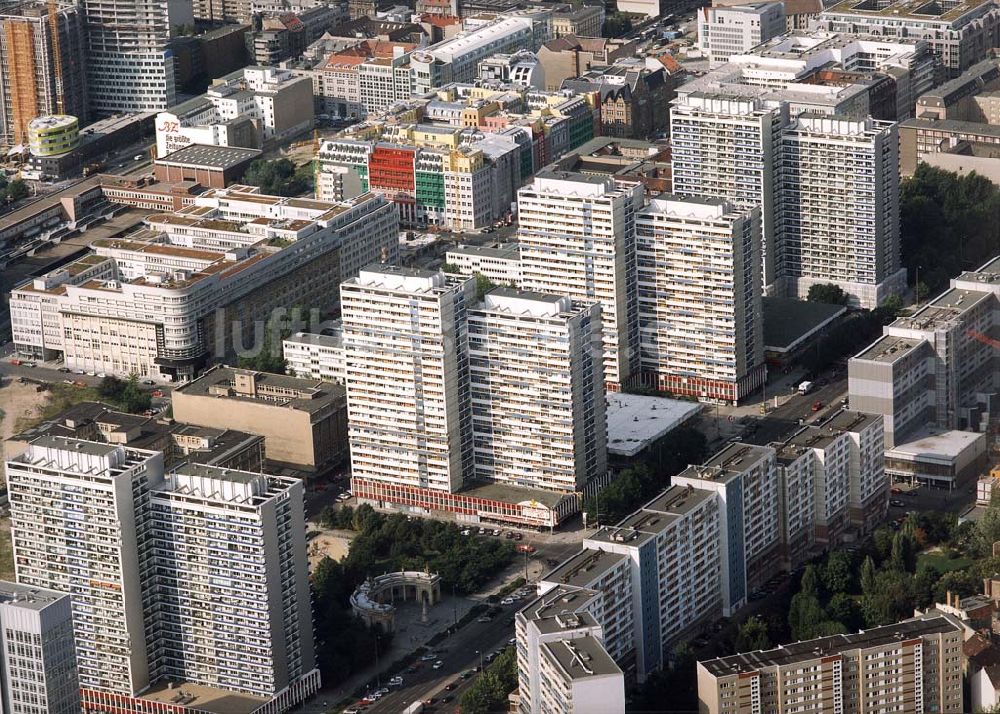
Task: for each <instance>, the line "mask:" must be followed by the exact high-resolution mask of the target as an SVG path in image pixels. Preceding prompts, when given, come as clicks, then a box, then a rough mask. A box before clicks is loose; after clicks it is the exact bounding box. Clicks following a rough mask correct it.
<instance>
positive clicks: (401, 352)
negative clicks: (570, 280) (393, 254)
mask: <svg viewBox="0 0 1000 714" xmlns="http://www.w3.org/2000/svg"><path fill="white" fill-rule="evenodd" d="M341 305H342V316H343V329H342V333H341V339H342V346H340V347H337V346H333V345H331V346H329V348H328V350H329V351H330V352H331V353H336V352H338V351H340V352H342V357H341V356H339V355H336V354H329V356H328V358H329V359H332V360H333V361H334V362H336V363H338V364H342V365H343V374H344V379H345V385H346V388H347V398H348V424H349V434H350V443H351V464H352V471H353V484H354V493H355V495H356V496H357V497H358V498H359V499H362V500H363V501H365V502H370V503H373V504H375V505H379V506H384V507H403V508H406V509H421V510H443V511H453V510H456V509H459V510H461V512H467V510H470V509H471V510H473V511H481V513H482V515H484V516H488V517H490V518H501V519H507V518H514V519H515V520H518V521H519V522H525V523H527V522H532V523H534V522H535V521H536V520H537V518H538V514H539V513H540V512H541V511H539V509H538V508H535V509H534V510H531V509H528V510H524V508H522V506H521V505H517V504H525V503H530V502H532V501H546V500H551V501H552V503H551V504H549V507H555V510H557V511H559V510H560V509H563V508H567V507H569V504H570V502H572V503H575V499H576V493H577V492H579V491H582V490H584V489H585V488H588V487H590V486H592V485H593V482H594V481H595V479H597V478H599V477H601V476H603V475H604V474H605V473H606V465H607V456H606V453H607V444H606V438H607V437H606V434H605V431H606V429H605V402H604V396H603V366H602V354H603V351H602V348H601V313H600V308H599V307H598V306H597V305H596V304H594V303H582V302H577V301H573V300H571V299H570V298H569V297H565V296H557V295H548V294H541V293H530V292H520V291H517V290H513V289H509V288H496V289H494V290H492V291H490V292H489V293H487V294H486V295H484V296H483V298H482V300H480V301H477V300H476V297H475V280H474V279H473V278H471V277H465V276H459V275H450V274H445V273H443V272H431V271H425V270H415V269H409V268H395V267H391V266H385V265H372V266H369V267H368V268H366V269H364V270H362V271H361V273H360V275H359V276H358V277H357V278H356V279H354V280H349V281H347V282H345V283H343V284H342V285H341ZM476 484H478V485H479V486H478V487H486V488H487V489H488V486H490V485H495V486H496V487H497V488H495V489H493V490H492V491H490V490H487V492H485V493H478V494H472V493H466V492H467V491H468V490H469V489H473V488H478V487H477V486H476ZM484 485H485V486H484ZM508 487H513V488H514V489H515V490H513V491H512V490H511V489H510V488H508ZM518 489H527V491H523V492H522V491H520V490H518ZM519 494H520V495H519ZM553 499H554V500H553ZM567 499H568V500H567ZM484 504H485V505H484ZM504 504H506V505H504ZM559 504H562V505H559ZM540 505H542V510H544V504H540ZM484 508H485V509H486V510H482V509H484ZM494 509H498V510H494ZM560 517H561V516H560ZM525 519H526V520H525Z"/></svg>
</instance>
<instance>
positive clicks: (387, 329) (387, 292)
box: [340, 266, 475, 492]
mask: <svg viewBox="0 0 1000 714" xmlns="http://www.w3.org/2000/svg"><path fill="white" fill-rule="evenodd" d="M474 284H475V280H474V279H472V278H465V277H460V276H451V275H445V274H444V273H440V272H438V273H435V272H431V271H417V270H409V269H403V268H393V267H391V266H369V267H368V268H366V269H364V270H362V271H361V273H360V274H359V275H358V277H357V278H355V279H353V280H348V281H347V282H344V283H342V284H341V286H340V299H341V314H342V315H343V321H344V322H343V344H344V350H345V377H346V379H345V382H346V386H347V404H348V407H347V408H348V417H347V420H348V425H349V430H350V441H351V471H352V474H353V477H354V478H355V479H365V480H371V481H376V482H385V483H393V484H405V485H408V486H414V487H417V488H422V489H430V490H435V491H445V492H452V491H457V490H458V489H459V488H460V487H461V486H462V484H463V482H464V481H465V480H466V479H468V478H470V477H471V472H472V457H473V455H472V440H471V438H470V436H471V430H472V421H471V408H470V404H469V367H468V359H469V354H468V337H467V334H468V320H467V318H466V311H467V310H468V307H469V305H470V304H471V303H472V302H473V301H474V299H475V290H474Z"/></svg>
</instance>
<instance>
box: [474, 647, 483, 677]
mask: <svg viewBox="0 0 1000 714" xmlns="http://www.w3.org/2000/svg"><path fill="white" fill-rule="evenodd" d="M476 654H477V655H479V671H480V672H482V671H483V653H482V652H480V651H479V650H476Z"/></svg>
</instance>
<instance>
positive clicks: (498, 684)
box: [461, 647, 517, 714]
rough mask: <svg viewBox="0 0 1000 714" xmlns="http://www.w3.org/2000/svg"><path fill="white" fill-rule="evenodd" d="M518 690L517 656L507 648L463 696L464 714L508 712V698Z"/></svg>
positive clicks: (512, 649)
mask: <svg viewBox="0 0 1000 714" xmlns="http://www.w3.org/2000/svg"><path fill="white" fill-rule="evenodd" d="M516 688H517V654H516V652H515V650H514V648H513V647H507V648H505V649H504V650H503V652H501V653H500V654H499V655H497V658H496V659H495V660H493V662H492V663H490V665H489V666H488V667H486V669H485V670H484V671H483V672H482V673H481V674H480V675H479V676H478V677H477V678H476V681H475V682H473V683H472V686H471V687H469V689H468V690H467V691H466V692H465V694H463V695H462V701H461V705H462V714H493V712H504V711H507V696H508V695H509V694H510V693H511V692H513V691H514V690H515V689H516Z"/></svg>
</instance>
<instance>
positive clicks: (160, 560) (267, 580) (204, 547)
mask: <svg viewBox="0 0 1000 714" xmlns="http://www.w3.org/2000/svg"><path fill="white" fill-rule="evenodd" d="M302 496H303V485H302V481H301V480H300V479H293V478H288V477H279V476H269V475H266V474H261V473H251V472H248V471H237V470H233V469H223V468H219V467H216V466H206V465H204V464H195V463H186V464H182V465H181V466H179V467H177V468H176V469H175V470H174V471H172V472H170V473H168V474H167V475H166V477H165V479H164V481H163V482H162V483H161V484H159V485H158V486H157V487H156V488H155V489H154V490H153V491H152V492H151V494H150V501H149V530H150V535H151V537H152V538H153V539H154V540H155V543H156V549H155V553H154V555H153V558H152V562H151V565H152V567H153V569H154V570H153V573H155V575H153V576H152V577H153V579H154V582H155V600H156V603H157V607H156V609H155V624H154V628H155V632H156V640H155V656H154V658H155V661H156V662H157V663H158V667H157V676H158V677H161V678H166V679H169V680H173V681H184V682H192V683H197V684H201V685H206V686H210V687H217V688H220V689H225V690H229V691H234V692H242V693H245V694H250V695H254V696H258V697H266V698H272V697H275V696H278V695H281V694H282V693H284V692H285V691H286V690H287V689H289V688H292V687H306V684H305V683H304V682H302V681H301V680H303V679H311V680H314V682H315V685H316V686H317V687H318V685H319V673H318V671H316V657H315V652H314V647H313V631H312V604H311V601H310V594H309V573H308V568H307V563H306V543H305V531H306V524H305V516H304V509H303V501H302Z"/></svg>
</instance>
